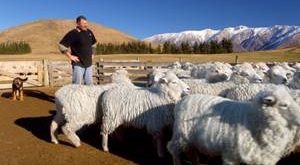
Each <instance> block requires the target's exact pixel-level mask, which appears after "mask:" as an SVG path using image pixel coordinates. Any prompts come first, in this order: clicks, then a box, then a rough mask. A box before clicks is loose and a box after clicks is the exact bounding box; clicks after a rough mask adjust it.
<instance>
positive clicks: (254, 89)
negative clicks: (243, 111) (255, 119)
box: [191, 72, 300, 104]
mask: <svg viewBox="0 0 300 165" xmlns="http://www.w3.org/2000/svg"><path fill="white" fill-rule="evenodd" d="M276 85H277V84H272V83H266V84H249V83H244V84H240V85H237V86H236V87H233V88H231V89H229V90H227V92H226V95H225V96H224V97H226V98H229V99H234V100H239V101H246V100H252V99H254V97H255V95H256V94H257V93H258V92H259V91H260V90H262V89H265V88H269V87H272V86H276ZM279 85H280V84H279ZM281 85H282V84H281ZM286 87H288V88H289V89H290V90H289V91H291V90H292V89H294V90H296V89H300V73H299V72H297V73H295V74H294V75H293V79H292V80H291V81H290V82H289V83H288V84H287V86H286ZM191 88H192V87H191ZM192 89H193V88H192ZM287 90H288V89H287ZM296 97H297V96H295V98H296ZM299 104H300V102H299Z"/></svg>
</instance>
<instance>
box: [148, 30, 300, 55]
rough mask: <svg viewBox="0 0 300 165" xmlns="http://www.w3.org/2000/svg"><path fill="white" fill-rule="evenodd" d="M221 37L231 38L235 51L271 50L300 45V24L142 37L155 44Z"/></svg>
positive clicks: (192, 41)
mask: <svg viewBox="0 0 300 165" xmlns="http://www.w3.org/2000/svg"><path fill="white" fill-rule="evenodd" d="M223 38H227V39H231V40H232V42H233V45H234V50H235V51H256V50H272V49H278V48H286V47H294V46H300V26H285V25H275V26H273V27H260V28H250V27H247V26H237V27H229V28H225V29H222V30H212V29H204V30H200V31H184V32H180V33H165V34H158V35H154V36H152V37H149V38H146V39H144V41H147V42H152V43H155V44H163V43H164V42H166V41H169V42H172V43H175V44H180V43H182V42H189V43H191V44H193V43H195V42H198V43H200V42H204V41H211V40H217V41H221V40H222V39H223Z"/></svg>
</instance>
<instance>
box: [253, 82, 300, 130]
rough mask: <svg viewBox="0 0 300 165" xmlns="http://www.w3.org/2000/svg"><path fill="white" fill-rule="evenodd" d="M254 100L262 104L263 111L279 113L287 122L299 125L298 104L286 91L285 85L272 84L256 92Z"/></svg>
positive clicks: (299, 113)
mask: <svg viewBox="0 0 300 165" xmlns="http://www.w3.org/2000/svg"><path fill="white" fill-rule="evenodd" d="M256 101H258V102H259V103H260V104H262V108H263V109H264V111H270V113H272V114H275V113H277V114H280V116H281V117H282V118H284V119H285V121H284V122H286V123H287V124H289V125H298V126H300V106H299V105H298V104H297V103H296V102H295V100H294V99H293V98H292V97H291V95H290V94H289V93H288V89H287V88H286V87H284V86H279V87H278V86H277V87H275V86H274V87H272V88H269V89H266V90H264V91H261V92H259V93H258V94H257V96H256ZM278 122H281V121H278Z"/></svg>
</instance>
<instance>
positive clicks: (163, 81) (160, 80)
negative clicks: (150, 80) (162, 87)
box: [159, 77, 168, 84]
mask: <svg viewBox="0 0 300 165" xmlns="http://www.w3.org/2000/svg"><path fill="white" fill-rule="evenodd" d="M159 82H160V83H162V84H166V83H168V80H167V79H166V78H165V77H163V78H160V79H159Z"/></svg>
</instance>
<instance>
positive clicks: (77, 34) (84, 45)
mask: <svg viewBox="0 0 300 165" xmlns="http://www.w3.org/2000/svg"><path fill="white" fill-rule="evenodd" d="M96 42H97V40H96V38H95V36H94V34H93V32H92V31H91V30H89V29H87V30H80V29H78V28H76V29H74V30H71V31H70V32H68V33H67V34H66V35H65V36H64V38H63V39H62V40H61V41H60V44H62V45H64V46H65V47H70V48H71V54H72V55H75V56H77V57H79V59H80V62H77V63H74V62H73V61H72V65H78V66H81V67H89V66H91V65H92V54H93V50H92V45H93V44H95V43H96Z"/></svg>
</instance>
